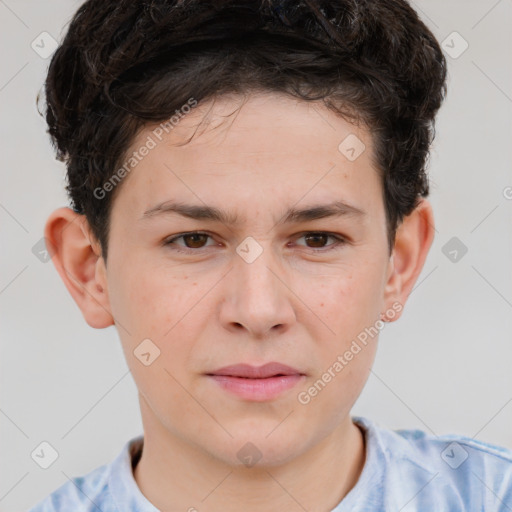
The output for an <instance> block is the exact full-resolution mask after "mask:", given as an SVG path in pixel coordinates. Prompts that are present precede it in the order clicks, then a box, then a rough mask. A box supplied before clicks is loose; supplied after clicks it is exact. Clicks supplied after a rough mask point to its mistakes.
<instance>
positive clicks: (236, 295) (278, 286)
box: [220, 245, 296, 339]
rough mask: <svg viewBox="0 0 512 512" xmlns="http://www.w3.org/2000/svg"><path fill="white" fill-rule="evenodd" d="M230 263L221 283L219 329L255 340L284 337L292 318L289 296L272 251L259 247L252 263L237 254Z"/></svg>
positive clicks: (290, 292)
mask: <svg viewBox="0 0 512 512" xmlns="http://www.w3.org/2000/svg"><path fill="white" fill-rule="evenodd" d="M262 247H263V245H262ZM233 259H234V261H233V268H232V270H231V272H229V273H228V274H227V276H226V278H225V280H224V283H223V284H224V286H223V290H222V293H223V301H222V306H221V311H220V320H221V323H222V325H223V326H224V327H225V328H226V329H228V330H230V331H233V332H241V331H242V330H246V331H247V332H248V333H249V334H250V335H251V337H253V338H259V339H262V338H267V337H269V336H271V335H272V334H273V333H284V332H285V331H286V330H288V329H289V328H290V326H291V325H292V324H293V322H295V318H296V317H295V311H294V308H293V302H292V300H293V299H292V297H293V293H292V291H291V289H290V285H289V284H288V283H287V279H286V276H285V275H284V271H283V269H282V266H281V265H280V264H279V262H278V261H277V258H275V257H274V254H273V252H272V249H271V248H270V247H268V246H267V247H263V252H262V253H261V254H260V255H259V256H258V257H257V258H256V259H255V260H254V261H252V262H250V260H245V259H244V258H243V257H241V256H239V254H235V255H234V257H233Z"/></svg>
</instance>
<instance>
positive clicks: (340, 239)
mask: <svg viewBox="0 0 512 512" xmlns="http://www.w3.org/2000/svg"><path fill="white" fill-rule="evenodd" d="M189 235H206V236H208V237H210V238H212V237H211V236H210V235H209V234H208V233H204V232H203V231H190V232H188V233H182V234H181V235H176V236H173V237H172V238H168V239H167V240H165V241H164V244H163V245H164V246H170V245H173V242H175V241H176V240H179V239H180V238H184V237H186V236H189ZM306 235H326V236H328V237H330V238H334V239H335V240H336V242H335V243H334V244H331V246H329V247H328V248H327V249H323V248H320V249H315V248H314V247H307V246H305V247H306V248H308V249H310V250H311V251H312V252H314V253H327V252H330V251H333V250H336V249H340V248H341V247H342V246H343V245H345V244H347V241H346V240H345V239H344V238H343V237H341V236H339V235H334V234H332V233H328V232H325V231H306V232H304V233H302V234H301V236H300V237H299V238H303V237H304V236H306ZM178 247H181V246H178V245H176V246H175V247H174V248H172V250H173V251H176V252H181V253H185V254H190V253H194V252H199V251H201V250H202V249H205V248H204V247H200V248H198V249H192V248H185V249H180V248H178Z"/></svg>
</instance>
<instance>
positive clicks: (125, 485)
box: [29, 416, 512, 512]
mask: <svg viewBox="0 0 512 512" xmlns="http://www.w3.org/2000/svg"><path fill="white" fill-rule="evenodd" d="M352 419H353V421H354V422H355V423H357V424H358V425H360V426H361V427H362V428H363V430H364V432H365V439H366V461H365V465H364V468H363V471H362V472H361V475H360V477H359V480H358V481H357V483H356V485H355V486H354V487H353V488H352V489H351V490H350V492H349V493H348V494H347V495H346V496H345V498H343V500H342V501H341V502H340V503H339V504H338V505H337V506H336V507H335V508H334V509H333V510H332V511H331V512H388V511H389V512H398V511H400V512H511V511H512V450H509V449H507V448H503V447H500V446H496V445H492V444H489V443H484V442H482V441H476V440H474V439H471V438H469V437H464V436H459V435H443V436H439V437H435V436H433V435H430V434H427V433H425V432H423V431H421V430H415V429H408V430H405V429H404V430H390V429H386V428H383V427H381V426H379V425H378V424H376V423H375V422H374V421H372V420H369V419H367V418H363V417H360V416H354V417H352ZM142 443H143V436H139V437H136V438H133V439H131V440H130V441H128V442H127V443H126V444H125V445H124V447H123V449H122V451H121V453H120V454H119V455H118V456H117V457H116V458H115V459H114V460H113V461H112V462H111V463H109V464H105V465H103V466H101V467H99V468H96V469H95V470H93V471H91V472H90V473H88V474H86V475H85V476H83V477H77V478H73V479H72V482H70V481H68V482H66V483H65V484H63V485H62V486H61V487H59V488H58V489H56V490H55V491H54V492H53V493H52V494H50V495H49V496H47V497H46V498H45V499H44V500H43V501H41V502H40V503H38V504H37V505H35V506H34V507H33V508H32V509H30V511H29V512H50V511H52V512H53V511H59V512H86V511H87V512H89V511H90V512H93V511H94V512H98V511H101V512H136V511H137V512H158V509H157V508H156V507H155V506H154V505H152V504H151V503H150V502H149V501H148V500H147V498H146V497H145V496H144V495H143V494H142V493H141V491H140V489H139V488H138V486H137V483H136V482H135V479H134V477H133V471H132V461H133V460H135V461H138V459H139V457H140V453H141V448H142ZM196 508H197V510H199V511H200V510H201V506H200V504H198V506H197V507H196Z"/></svg>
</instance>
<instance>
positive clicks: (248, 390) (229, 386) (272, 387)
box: [209, 374, 304, 402]
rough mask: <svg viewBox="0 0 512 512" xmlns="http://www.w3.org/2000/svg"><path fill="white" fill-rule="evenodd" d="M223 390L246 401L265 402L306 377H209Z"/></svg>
mask: <svg viewBox="0 0 512 512" xmlns="http://www.w3.org/2000/svg"><path fill="white" fill-rule="evenodd" d="M209 377H211V378H212V379H213V380H214V381H215V382H217V384H219V385H220V386H221V387H222V388H223V389H225V390H226V391H229V392H231V393H233V394H235V395H238V396H239V397H241V398H244V399H246V400H253V401H255V402H264V401H266V400H271V399H272V398H275V397H277V396H279V395H280V394H281V393H283V392H284V391H287V390H289V389H291V388H293V387H294V386H295V385H297V384H298V383H299V382H300V381H301V380H303V378H304V375H299V374H295V375H280V376H276V377H269V378H267V379H245V378H243V377H230V376H228V375H209Z"/></svg>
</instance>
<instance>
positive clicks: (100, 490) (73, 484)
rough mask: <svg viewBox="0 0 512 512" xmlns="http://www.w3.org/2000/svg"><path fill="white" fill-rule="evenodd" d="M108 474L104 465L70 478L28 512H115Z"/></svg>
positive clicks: (108, 470) (107, 466)
mask: <svg viewBox="0 0 512 512" xmlns="http://www.w3.org/2000/svg"><path fill="white" fill-rule="evenodd" d="M109 474H110V465H109V464H104V465H102V466H100V467H98V468H96V469H94V470H93V471H91V472H90V473H87V474H86V475H84V476H80V477H74V478H71V479H70V480H68V481H67V482H65V483H64V484H63V485H61V486H60V487H59V488H57V489H56V490H54V491H53V492H52V493H51V494H49V495H48V496H46V498H44V499H43V500H42V501H40V502H39V503H37V504H36V505H35V506H34V507H32V508H31V509H30V510H29V511H28V512H57V511H67V510H80V511H83V512H89V511H91V512H92V511H97V510H98V509H99V510H102V512H111V511H116V510H117V509H115V508H113V506H112V502H111V499H110V493H109V489H108V478H109Z"/></svg>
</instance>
